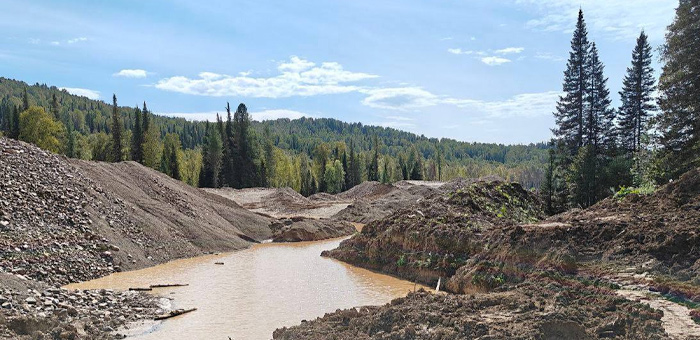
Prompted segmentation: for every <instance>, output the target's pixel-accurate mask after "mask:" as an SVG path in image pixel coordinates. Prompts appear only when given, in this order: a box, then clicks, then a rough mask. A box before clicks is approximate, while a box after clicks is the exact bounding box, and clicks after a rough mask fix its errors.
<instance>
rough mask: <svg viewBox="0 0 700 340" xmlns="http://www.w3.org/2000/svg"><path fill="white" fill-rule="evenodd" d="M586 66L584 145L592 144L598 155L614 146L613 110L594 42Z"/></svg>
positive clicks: (606, 79) (602, 67)
mask: <svg viewBox="0 0 700 340" xmlns="http://www.w3.org/2000/svg"><path fill="white" fill-rule="evenodd" d="M587 59H588V63H587V65H586V68H587V69H588V72H589V73H590V78H589V81H590V82H589V86H588V91H587V93H586V101H587V102H588V105H587V107H586V115H585V116H584V136H585V139H584V145H591V146H593V149H592V150H593V153H594V155H595V157H598V155H600V154H601V153H603V152H604V151H607V150H610V149H612V148H614V143H615V139H616V138H615V129H614V119H615V111H614V110H612V109H611V107H610V104H611V101H610V90H608V86H607V82H608V78H605V75H604V73H603V71H604V66H603V63H602V62H601V61H600V58H599V56H598V49H597V48H596V46H595V43H593V44H592V46H591V49H590V53H589V56H588V58H587Z"/></svg>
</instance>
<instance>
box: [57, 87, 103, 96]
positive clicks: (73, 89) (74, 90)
mask: <svg viewBox="0 0 700 340" xmlns="http://www.w3.org/2000/svg"><path fill="white" fill-rule="evenodd" d="M59 89H60V90H66V91H68V93H70V94H74V95H76V96H83V97H88V98H90V99H99V98H100V91H95V90H89V89H81V88H78V87H59Z"/></svg>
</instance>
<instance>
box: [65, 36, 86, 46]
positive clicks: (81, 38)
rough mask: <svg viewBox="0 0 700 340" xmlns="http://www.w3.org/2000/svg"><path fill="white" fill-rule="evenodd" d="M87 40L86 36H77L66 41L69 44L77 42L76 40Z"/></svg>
mask: <svg viewBox="0 0 700 340" xmlns="http://www.w3.org/2000/svg"><path fill="white" fill-rule="evenodd" d="M87 40H88V38H86V37H79V38H73V39H70V40H68V41H67V43H69V44H75V43H77V42H81V41H87Z"/></svg>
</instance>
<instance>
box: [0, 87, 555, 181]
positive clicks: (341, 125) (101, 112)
mask: <svg viewBox="0 0 700 340" xmlns="http://www.w3.org/2000/svg"><path fill="white" fill-rule="evenodd" d="M25 89H26V91H27V95H28V99H29V103H30V105H36V106H41V107H43V108H45V110H47V111H48V110H49V108H50V106H51V101H52V96H53V95H54V94H56V96H57V100H58V102H59V113H58V117H59V120H60V121H61V122H62V123H63V124H64V125H65V126H66V128H70V129H72V130H73V131H76V132H78V133H79V137H84V140H83V141H82V142H81V143H82V144H81V145H83V147H85V148H88V149H91V150H92V151H94V152H84V153H82V154H83V156H80V157H81V158H84V159H96V160H106V159H103V158H104V152H97V151H96V150H102V151H104V149H105V147H106V144H105V143H107V142H108V138H107V137H106V135H108V134H110V124H111V112H112V105H111V103H106V102H104V101H101V100H92V99H89V98H87V97H83V96H77V95H73V94H70V93H68V92H67V91H65V90H59V89H58V88H57V87H55V86H48V85H45V84H38V83H37V84H34V85H28V84H27V83H25V82H22V81H18V80H13V79H7V78H1V77H0V127H1V128H2V130H4V131H6V130H7V128H8V125H9V116H10V115H11V112H12V108H13V107H14V106H20V105H22V100H23V94H24V91H25ZM223 100H224V99H222V101H223ZM153 109H154V108H152V107H149V110H153ZM119 112H120V114H121V117H122V121H123V123H124V129H125V131H127V134H126V137H124V138H130V137H129V136H130V132H129V131H131V130H132V129H133V127H134V118H133V112H134V108H133V107H126V106H121V107H119ZM152 123H153V124H154V125H155V126H156V127H157V128H158V131H159V132H160V137H161V140H163V139H164V138H165V136H166V135H167V134H169V133H176V134H177V135H178V137H179V140H180V144H181V146H182V148H183V149H185V150H187V149H193V150H196V149H198V148H200V147H201V145H202V143H203V140H204V136H205V130H206V123H205V122H200V121H188V120H186V119H184V118H176V117H166V116H158V115H154V116H153V119H152ZM252 129H253V133H252V135H253V140H254V143H253V144H254V149H256V150H258V151H257V153H256V154H257V155H259V157H263V154H264V150H263V149H264V146H265V144H267V143H266V141H264V139H265V138H269V139H271V142H272V145H274V147H276V148H277V149H279V150H281V151H282V152H283V153H284V154H285V155H286V157H289V158H290V164H292V165H294V164H295V161H294V158H295V157H299V156H300V155H302V154H306V155H308V156H309V157H310V158H311V159H313V158H314V150H315V149H316V148H317V147H318V146H319V145H321V144H323V143H326V144H328V145H329V146H330V148H331V149H334V148H335V149H336V150H340V149H338V147H340V148H341V149H342V150H345V148H346V146H347V145H349V144H350V143H351V142H352V143H353V144H354V150H355V152H357V153H358V154H360V155H364V156H365V158H364V159H365V160H368V159H369V155H370V150H371V148H372V145H373V142H372V139H373V138H374V136H377V138H378V141H379V145H380V154H381V155H382V162H388V163H390V164H391V165H392V167H393V168H396V164H398V163H399V160H400V158H401V157H404V158H406V159H408V158H410V157H411V156H412V155H413V153H414V151H413V150H414V148H415V150H416V151H417V153H418V154H419V155H421V156H422V158H423V159H424V162H423V165H424V169H423V171H422V172H423V173H424V176H425V178H426V179H438V178H437V177H442V178H441V179H442V180H449V179H451V178H454V177H479V176H484V175H498V176H501V177H504V178H505V179H507V180H513V181H518V182H520V183H522V184H523V185H524V186H525V187H528V188H537V187H539V184H540V182H541V179H542V176H543V172H544V171H543V169H544V167H545V163H546V158H547V151H546V149H547V146H546V144H544V143H538V144H530V145H503V144H493V143H468V142H460V141H456V140H453V139H444V138H443V139H437V138H427V137H425V136H419V135H416V134H414V133H409V132H405V131H400V130H396V129H393V128H385V127H377V126H368V125H363V124H361V123H345V122H342V121H339V120H336V119H332V118H301V119H295V120H289V119H278V120H271V121H264V122H255V121H254V122H252ZM266 130H267V131H268V133H266ZM126 145H128V141H127V142H126ZM438 148H439V149H440V152H438ZM161 149H162V147H161ZM336 156H338V157H339V155H336ZM190 158H194V159H196V158H197V157H189V156H188V159H190ZM440 161H442V162H444V166H443V171H442V172H441V173H442V176H439V174H438V172H440V171H438V170H436V168H438V167H439V163H440ZM296 163H298V161H296ZM436 164H438V165H436ZM295 166H296V167H298V164H297V165H295ZM193 168H196V166H195V167H193ZM396 172H400V171H393V170H392V174H393V177H391V178H390V180H391V181H394V180H400V179H402V178H400V174H396ZM190 183H191V184H196V183H195V182H193V181H190ZM278 184H279V185H285V184H287V185H289V186H292V187H294V185H293V184H292V183H278ZM295 189H298V188H295Z"/></svg>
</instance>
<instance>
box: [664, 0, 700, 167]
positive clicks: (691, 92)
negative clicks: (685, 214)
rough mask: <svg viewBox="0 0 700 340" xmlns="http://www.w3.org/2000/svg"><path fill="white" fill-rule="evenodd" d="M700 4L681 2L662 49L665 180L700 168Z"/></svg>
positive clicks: (692, 1) (697, 2)
mask: <svg viewBox="0 0 700 340" xmlns="http://www.w3.org/2000/svg"><path fill="white" fill-rule="evenodd" d="M698 37H700V2H699V1H698V0H680V3H679V5H678V7H677V8H676V17H675V18H674V21H673V23H671V25H670V26H668V30H667V33H666V43H665V44H664V46H663V47H662V48H661V61H662V63H663V67H662V73H661V78H660V79H659V92H660V97H659V108H660V109H661V113H660V115H659V117H658V125H657V129H658V131H659V132H660V134H661V136H660V140H659V142H660V144H661V150H660V153H659V160H658V162H657V163H658V164H660V167H661V168H662V174H661V177H662V178H663V179H670V178H678V177H679V176H680V175H681V174H683V173H684V172H686V171H688V170H690V169H693V168H695V167H698V166H700V63H699V62H698V60H700V39H698Z"/></svg>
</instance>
